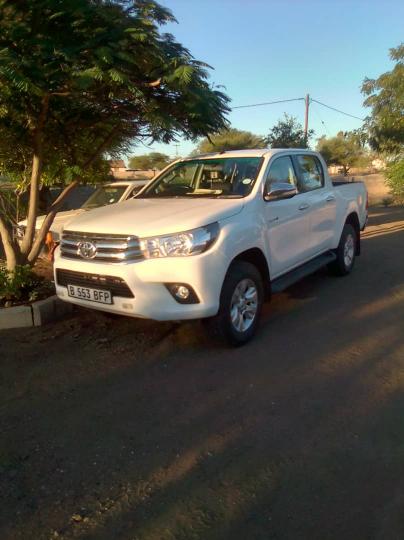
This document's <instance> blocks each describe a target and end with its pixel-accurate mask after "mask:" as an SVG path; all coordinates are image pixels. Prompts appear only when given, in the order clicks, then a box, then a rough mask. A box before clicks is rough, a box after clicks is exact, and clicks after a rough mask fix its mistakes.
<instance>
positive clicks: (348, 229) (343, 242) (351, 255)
mask: <svg viewBox="0 0 404 540" xmlns="http://www.w3.org/2000/svg"><path fill="white" fill-rule="evenodd" d="M357 241H358V237H357V233H356V231H355V229H354V228H353V227H352V225H350V224H349V223H346V224H345V226H344V228H343V230H342V234H341V239H340V241H339V244H338V247H337V249H336V250H335V254H336V256H337V258H336V260H335V261H334V262H332V263H331V264H330V265H329V268H330V270H331V271H332V272H333V274H335V275H337V276H346V275H347V274H349V273H350V272H351V271H352V269H353V267H354V264H355V256H356V247H357Z"/></svg>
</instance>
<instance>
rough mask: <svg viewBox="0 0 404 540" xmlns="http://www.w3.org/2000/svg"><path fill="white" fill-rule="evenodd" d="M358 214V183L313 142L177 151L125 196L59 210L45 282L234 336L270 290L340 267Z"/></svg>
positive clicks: (112, 306)
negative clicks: (50, 273) (62, 214)
mask: <svg viewBox="0 0 404 540" xmlns="http://www.w3.org/2000/svg"><path fill="white" fill-rule="evenodd" d="M366 222H367V193H366V189H365V186H364V184H363V183H361V182H355V183H341V184H335V185H334V184H333V183H332V181H331V180H330V177H329V175H328V172H327V167H326V164H325V162H324V160H323V159H322V157H321V155H320V154H318V153H316V152H312V151H309V150H299V149H285V150H280V149H279V150H278V149H277V150H262V149H260V150H240V151H228V152H221V153H214V154H208V155H202V156H198V157H192V158H187V159H183V160H179V161H177V162H175V163H174V164H172V165H170V166H168V167H167V168H166V169H165V170H163V171H162V172H161V173H160V174H159V175H158V176H157V177H156V179H155V180H154V181H152V182H151V183H149V184H148V185H147V186H146V187H145V188H143V189H142V190H141V191H140V193H139V194H138V195H137V196H136V198H134V199H132V200H129V201H126V202H123V203H120V204H118V205H113V206H111V207H104V208H99V209H97V210H94V211H92V212H89V213H84V214H81V215H80V216H78V217H77V218H75V219H74V220H73V221H71V222H69V224H68V227H67V229H65V230H64V231H63V234H62V239H61V244H60V247H59V248H58V249H57V250H56V256H55V265H54V269H55V284H56V291H57V294H58V296H59V297H60V298H61V299H62V300H66V301H68V302H73V303H76V304H79V305H81V306H86V307H91V308H94V309H100V310H103V311H107V312H111V313H115V314H121V315H128V316H131V317H142V318H151V319H155V320H159V321H167V320H185V319H198V318H204V319H209V324H210V325H212V326H213V327H214V329H215V330H216V331H219V332H220V334H221V335H222V336H223V337H225V338H226V339H227V341H228V342H230V343H231V344H234V345H240V344H243V343H245V342H247V341H248V340H249V339H250V338H251V337H252V336H253V334H254V332H255V331H256V328H257V325H258V321H259V317H260V312H261V307H262V303H263V301H264V299H265V298H266V297H267V296H268V294H269V293H271V292H277V291H280V290H283V289H284V288H286V287H288V286H289V285H291V284H292V283H294V282H296V281H297V280H299V279H301V278H302V277H304V276H306V275H308V274H310V273H312V272H315V271H316V270H317V269H319V268H320V267H322V266H325V265H328V266H329V267H330V268H331V269H332V270H333V271H334V272H335V273H336V274H339V275H345V274H349V273H350V272H351V270H352V268H353V265H354V262H355V256H356V255H359V253H360V231H361V230H363V229H364V227H365V225H366Z"/></svg>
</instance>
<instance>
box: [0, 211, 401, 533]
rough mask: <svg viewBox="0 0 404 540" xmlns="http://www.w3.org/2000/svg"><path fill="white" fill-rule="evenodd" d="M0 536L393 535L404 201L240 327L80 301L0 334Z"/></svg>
mask: <svg viewBox="0 0 404 540" xmlns="http://www.w3.org/2000/svg"><path fill="white" fill-rule="evenodd" d="M0 360H1V370H0V435H1V436H0V538H1V539H2V540H11V539H23V540H26V539H35V540H42V539H46V540H47V539H54V538H61V539H66V540H67V539H73V538H80V539H85V540H90V539H102V540H104V539H105V540H110V539H119V540H157V539H159V540H163V539H164V540H166V539H167V540H173V539H176V540H193V539H203V540H206V539H208V540H210V539H212V540H223V539H229V540H250V539H251V540H264V539H265V540H268V539H277V540H278V539H293V540H295V539H300V538H303V539H310V540H312V539H319V540H320V539H321V540H326V539H342V538H343V539H344V540H349V539H352V540H358V539H365V538H366V539H377V540H379V539H380V540H390V539H391V540H393V539H394V540H397V539H402V538H404V422H403V413H404V210H403V209H400V208H388V209H385V208H376V209H374V210H373V211H372V214H371V219H370V224H369V227H368V228H367V230H366V231H365V233H364V235H363V253H362V256H361V257H360V258H359V259H358V261H357V265H356V267H355V270H354V272H353V274H352V275H351V276H348V277H346V278H333V277H330V276H329V275H328V274H327V272H326V271H321V272H318V273H317V274H315V275H314V276H311V277H310V278H308V279H305V280H304V281H302V282H301V283H299V284H297V285H296V286H294V287H292V288H291V289H290V290H288V291H286V292H285V293H282V294H280V295H276V296H274V298H273V301H272V302H271V303H270V304H268V305H267V306H266V307H265V313H264V318H263V322H262V325H261V327H260V330H259V332H258V335H257V336H256V338H255V340H254V341H253V342H251V343H250V344H248V345H247V346H246V347H243V348H240V349H236V350H234V349H227V348H225V347H223V346H220V345H218V344H217V343H214V342H213V341H212V340H211V339H210V338H209V337H207V336H206V335H205V334H204V333H203V329H202V325H201V324H200V323H197V322H195V323H187V324H184V325H175V324H171V323H170V324H168V323H167V324H159V323H154V322H149V321H140V320H131V319H125V318H122V319H113V320H112V319H106V318H105V317H104V316H102V315H101V314H99V313H96V312H92V311H84V310H80V311H77V312H76V313H75V315H74V316H72V317H71V318H69V319H67V320H64V321H61V322H57V323H55V324H52V325H48V326H45V327H43V328H35V329H29V330H13V331H2V332H0Z"/></svg>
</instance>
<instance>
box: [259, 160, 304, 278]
mask: <svg viewBox="0 0 404 540" xmlns="http://www.w3.org/2000/svg"><path fill="white" fill-rule="evenodd" d="M273 182H287V183H290V184H293V185H297V175H296V171H295V167H294V165H293V162H292V159H291V156H289V155H282V156H280V157H275V158H274V159H273V160H272V161H271V162H270V164H269V168H268V172H267V174H266V178H265V185H266V186H267V187H266V189H268V186H269V184H271V183H273ZM309 195H310V194H309V193H307V194H306V193H302V194H300V195H295V196H294V197H291V198H289V199H282V200H278V201H276V200H275V201H265V202H264V212H265V220H266V242H267V248H268V253H269V256H270V261H271V277H272V278H275V277H276V276H278V275H281V274H283V273H285V272H287V271H288V270H290V269H292V268H293V267H295V266H298V265H299V264H301V263H302V262H304V261H305V260H307V258H308V253H307V251H308V237H309V216H308V212H307V209H308V208H309V205H308V203H307V198H308V196H309Z"/></svg>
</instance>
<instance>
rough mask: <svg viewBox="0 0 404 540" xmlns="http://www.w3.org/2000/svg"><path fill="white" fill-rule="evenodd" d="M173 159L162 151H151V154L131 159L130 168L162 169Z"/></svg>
mask: <svg viewBox="0 0 404 540" xmlns="http://www.w3.org/2000/svg"><path fill="white" fill-rule="evenodd" d="M171 161H172V159H171V158H170V156H167V154H162V153H160V152H150V153H149V154H143V155H141V156H133V157H131V158H130V159H129V168H130V169H141V170H143V171H144V170H147V169H157V170H161V169H164V167H166V166H167V165H168V164H169V163H170V162H171Z"/></svg>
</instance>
